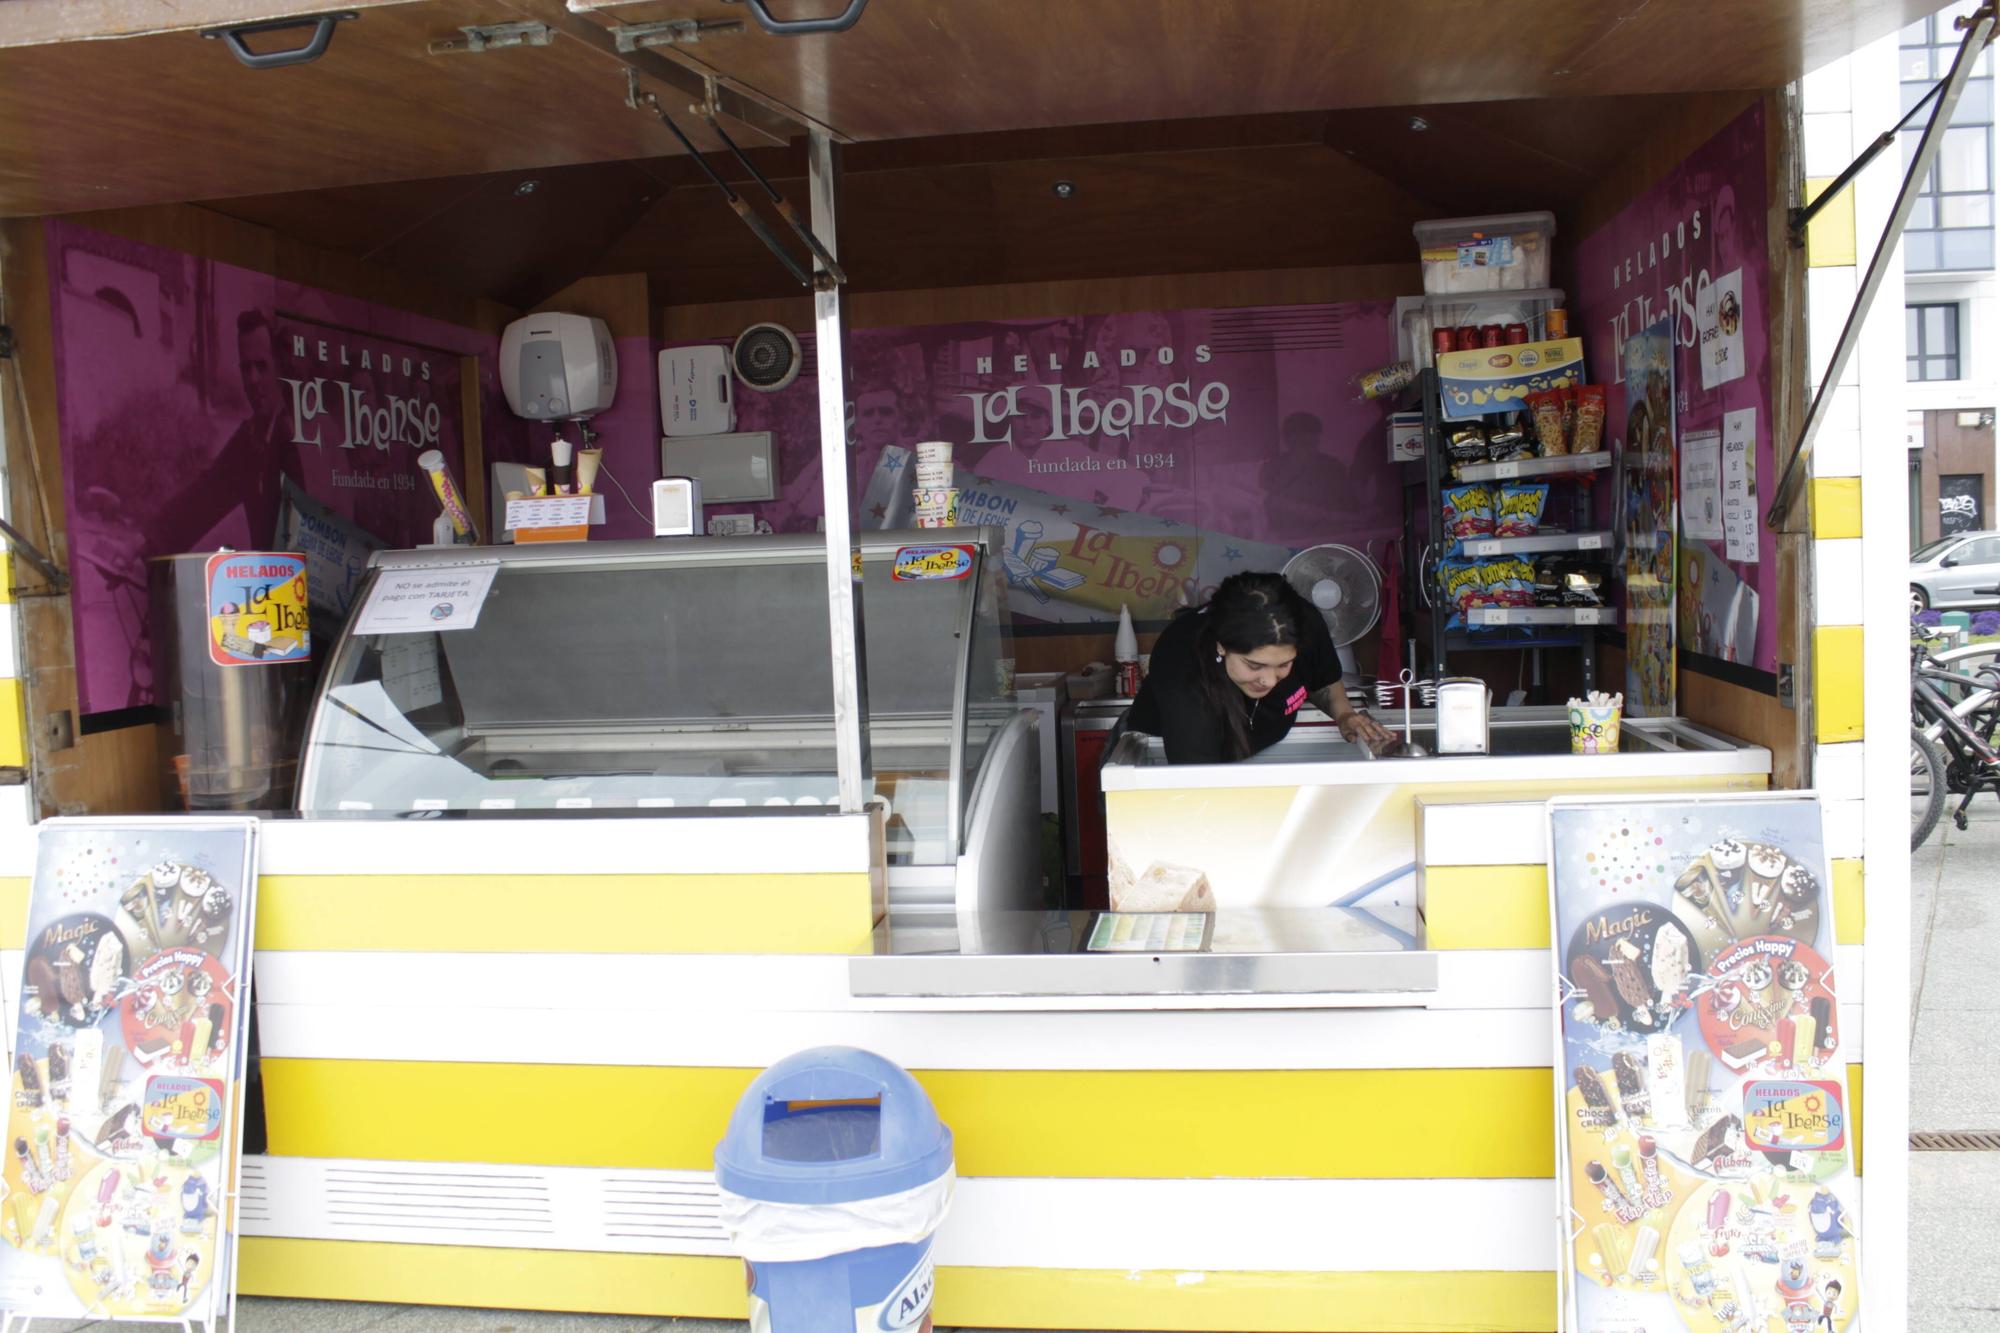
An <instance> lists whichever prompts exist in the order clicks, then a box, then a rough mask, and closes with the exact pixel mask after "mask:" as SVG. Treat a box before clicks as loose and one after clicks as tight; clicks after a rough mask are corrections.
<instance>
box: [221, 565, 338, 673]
mask: <svg viewBox="0 0 2000 1333" xmlns="http://www.w3.org/2000/svg"><path fill="white" fill-rule="evenodd" d="M206 574H207V585H208V656H209V659H210V660H211V661H213V662H214V663H215V664H216V665H217V666H226V667H234V666H276V665H278V664H279V663H282V662H302V661H304V660H305V659H306V658H309V657H311V656H312V620H311V611H310V609H309V607H308V604H307V601H306V558H305V557H304V556H302V555H297V554H294V553H291V552H282V553H279V552H270V551H226V552H223V553H222V554H220V555H212V556H210V557H209V558H208V566H207V569H206Z"/></svg>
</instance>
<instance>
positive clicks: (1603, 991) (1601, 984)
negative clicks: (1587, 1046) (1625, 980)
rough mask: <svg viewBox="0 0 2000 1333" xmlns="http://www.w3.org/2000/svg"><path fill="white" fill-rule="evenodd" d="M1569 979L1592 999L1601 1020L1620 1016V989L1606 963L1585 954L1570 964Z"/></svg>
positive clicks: (1591, 1005) (1586, 997)
mask: <svg viewBox="0 0 2000 1333" xmlns="http://www.w3.org/2000/svg"><path fill="white" fill-rule="evenodd" d="M1569 979H1570V980H1571V981H1573V982H1575V983H1576V987H1577V989H1578V990H1580V991H1582V992H1583V994H1584V998H1585V999H1587V1000H1589V1001H1590V1007H1591V1008H1592V1009H1595V1010H1596V1011H1597V1017H1598V1020H1599V1021H1600V1022H1601V1021H1603V1020H1604V1019H1607V1018H1616V1017H1617V1016H1618V991H1617V989H1616V988H1615V987H1614V986H1613V985H1612V984H1611V974H1610V973H1609V972H1607V971H1605V970H1604V964H1602V963H1600V962H1598V961H1597V960H1596V959H1595V958H1593V957H1591V956H1590V955H1589V954H1583V955H1581V956H1579V957H1578V958H1577V959H1576V961H1575V962H1573V963H1571V964H1570V965H1569Z"/></svg>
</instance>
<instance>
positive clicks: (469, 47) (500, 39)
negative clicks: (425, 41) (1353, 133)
mask: <svg viewBox="0 0 2000 1333" xmlns="http://www.w3.org/2000/svg"><path fill="white" fill-rule="evenodd" d="M459 31H460V32H462V33H464V34H465V36H463V37H447V38H444V39H442V40H440V41H435V42H432V43H431V44H430V47H429V48H428V49H429V51H430V54H432V55H434V56H450V55H478V54H479V53H480V52H482V51H504V50H506V49H507V48H508V47H511V46H547V45H548V44H549V43H550V42H552V41H554V40H555V36H556V33H555V29H553V28H551V27H550V26H549V25H548V24H546V23H533V22H529V23H486V24H477V25H474V26H472V27H469V28H460V29H459Z"/></svg>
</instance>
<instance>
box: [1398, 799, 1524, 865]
mask: <svg viewBox="0 0 2000 1333" xmlns="http://www.w3.org/2000/svg"><path fill="white" fill-rule="evenodd" d="M1417 818H1418V820H1419V828H1420V833H1419V835H1418V836H1419V849H1420V850H1419V855H1420V856H1421V858H1422V861H1423V864H1425V865H1433V866H1514V865H1547V864H1548V859H1549V853H1548V825H1549V821H1548V814H1547V808H1546V807H1545V806H1544V805H1543V803H1542V802H1540V801H1491V802H1485V801H1478V802H1474V801H1466V802H1443V801H1427V800H1424V799H1423V798H1421V797H1419V798H1418V800H1417Z"/></svg>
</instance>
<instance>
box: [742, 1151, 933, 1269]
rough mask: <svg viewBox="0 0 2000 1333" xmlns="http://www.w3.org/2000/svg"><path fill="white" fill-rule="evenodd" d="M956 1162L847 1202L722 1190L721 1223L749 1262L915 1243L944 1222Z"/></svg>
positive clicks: (803, 1259)
mask: <svg viewBox="0 0 2000 1333" xmlns="http://www.w3.org/2000/svg"><path fill="white" fill-rule="evenodd" d="M957 1184H958V1171H957V1168H956V1167H949V1166H948V1167H946V1168H945V1172H944V1174H943V1175H941V1176H939V1177H938V1178H937V1179H936V1180H933V1181H930V1182H929V1183H927V1184H923V1185H919V1186H917V1187H916V1188H915V1189H908V1190H903V1191H901V1192H899V1193H896V1194H885V1195H883V1196H882V1197H880V1198H876V1199H855V1200H853V1201H852V1202H848V1203H766V1202H765V1201H764V1200H762V1199H746V1198H744V1197H743V1196H742V1195H740V1194H732V1193H730V1192H729V1191H728V1190H721V1191H720V1193H721V1195H722V1226H723V1229H724V1230H726V1231H727V1232H728V1233H729V1236H730V1239H731V1240H733V1241H735V1242H736V1247H737V1250H738V1252H739V1253H740V1254H741V1255H742V1257H743V1258H745V1259H748V1260H749V1261H750V1262H751V1263H777V1264H784V1263H805V1262H808V1261H810V1260H813V1259H825V1258H828V1257H830V1256H832V1255H836V1254H847V1253H850V1252H852V1251H854V1250H866V1249H872V1248H874V1247H875V1246H878V1245H914V1244H918V1243H920V1242H922V1241H924V1240H927V1239H928V1238H929V1237H930V1236H931V1235H932V1233H934V1232H935V1231H936V1230H937V1229H938V1227H939V1226H941V1225H943V1223H944V1216H945V1214H946V1213H947V1212H949V1211H950V1209H951V1196H952V1191H953V1190H954V1189H955V1188H956V1186H957Z"/></svg>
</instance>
